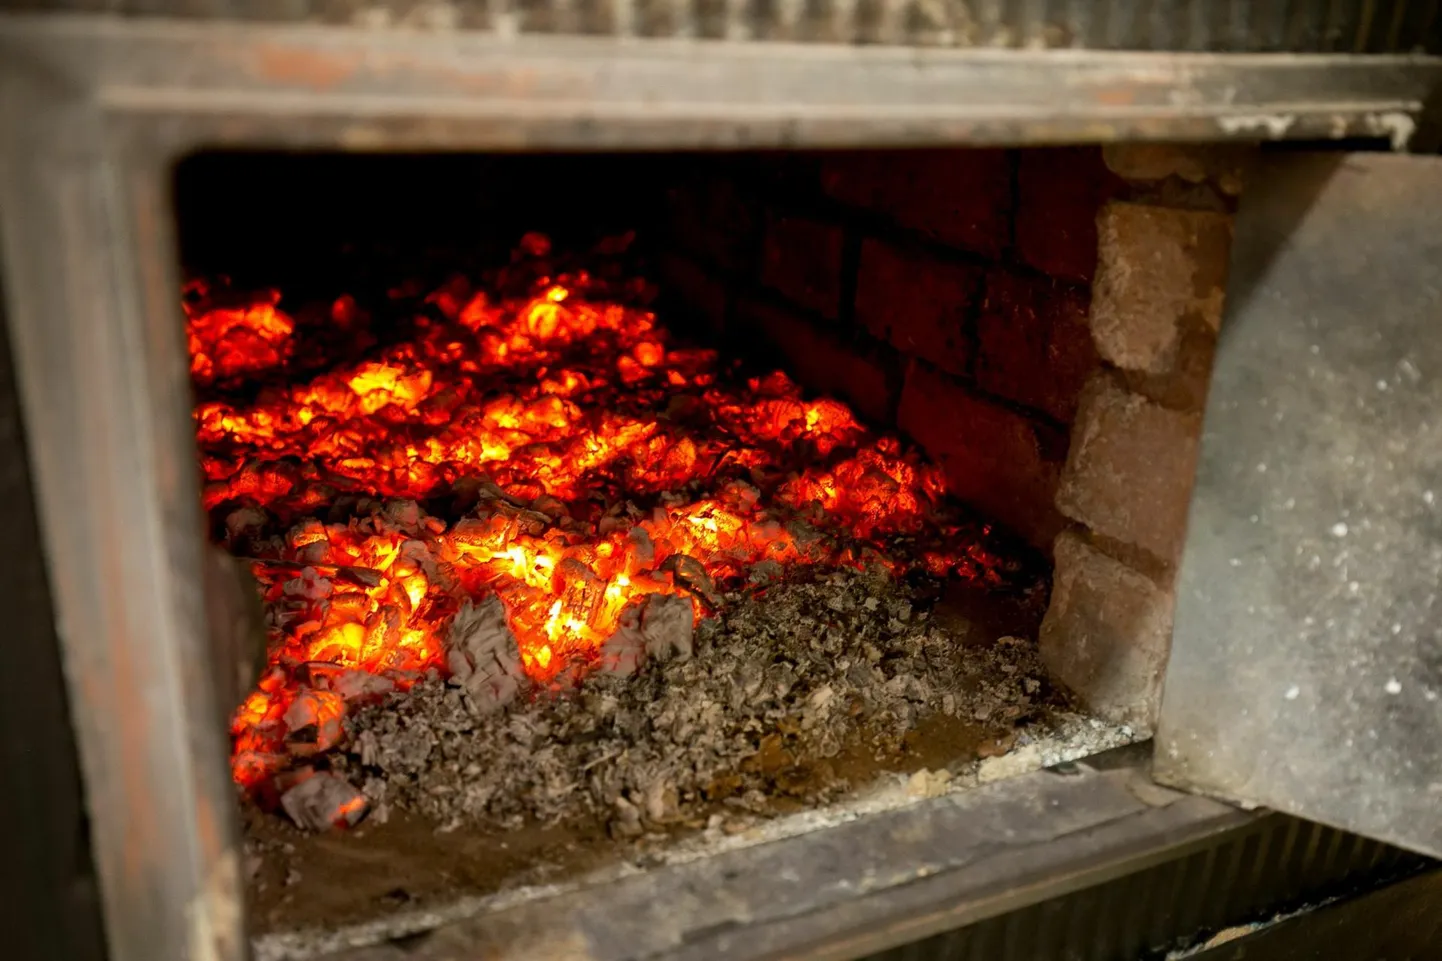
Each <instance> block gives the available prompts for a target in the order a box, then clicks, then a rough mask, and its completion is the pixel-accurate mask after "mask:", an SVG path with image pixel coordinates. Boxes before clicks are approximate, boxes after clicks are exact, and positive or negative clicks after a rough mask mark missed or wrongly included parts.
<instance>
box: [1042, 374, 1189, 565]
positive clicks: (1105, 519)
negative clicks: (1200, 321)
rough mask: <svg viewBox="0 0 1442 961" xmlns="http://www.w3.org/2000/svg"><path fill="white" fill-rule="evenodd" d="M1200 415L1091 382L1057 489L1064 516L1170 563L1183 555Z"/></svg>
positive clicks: (1103, 380)
mask: <svg viewBox="0 0 1442 961" xmlns="http://www.w3.org/2000/svg"><path fill="white" fill-rule="evenodd" d="M1201 426H1202V423H1201V415H1200V414H1198V413H1183V412H1179V411H1174V410H1167V409H1166V408H1164V407H1159V406H1158V405H1156V404H1154V403H1152V402H1151V401H1148V400H1146V399H1145V398H1143V397H1140V396H1138V395H1136V394H1133V393H1130V392H1129V391H1126V390H1124V389H1122V388H1120V387H1118V386H1116V385H1115V384H1113V383H1112V382H1111V381H1110V380H1109V379H1108V378H1107V376H1106V375H1104V374H1098V375H1096V376H1094V377H1093V378H1092V380H1091V381H1090V382H1089V383H1088V384H1087V386H1086V388H1085V389H1084V390H1083V392H1082V399H1081V405H1080V407H1079V408H1078V410H1077V416H1076V423H1075V424H1073V425H1072V435H1071V449H1070V450H1069V451H1068V453H1067V460H1066V467H1065V469H1064V470H1063V471H1062V476H1061V483H1060V485H1059V487H1058V489H1057V498H1056V503H1057V507H1058V508H1059V509H1060V510H1061V512H1062V513H1063V514H1065V515H1066V516H1067V517H1070V518H1071V519H1072V520H1076V521H1081V522H1082V523H1083V524H1085V525H1086V526H1087V527H1089V528H1091V529H1092V530H1093V531H1095V532H1096V533H1098V534H1101V535H1103V536H1105V537H1109V538H1113V539H1114V540H1117V541H1121V542H1123V543H1125V544H1130V545H1133V546H1136V547H1140V548H1142V549H1143V550H1145V551H1147V552H1148V553H1150V554H1152V555H1153V556H1155V557H1156V558H1158V559H1160V560H1161V561H1163V562H1165V563H1167V564H1172V563H1175V562H1176V560H1177V559H1178V557H1179V556H1180V555H1181V549H1182V539H1183V537H1184V536H1185V534H1186V526H1187V503H1188V500H1189V498H1190V495H1191V490H1192V480H1193V476H1194V474H1195V471H1196V462H1197V442H1198V437H1199V435H1200V433H1201Z"/></svg>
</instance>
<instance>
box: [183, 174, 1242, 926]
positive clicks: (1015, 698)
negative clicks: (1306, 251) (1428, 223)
mask: <svg viewBox="0 0 1442 961" xmlns="http://www.w3.org/2000/svg"><path fill="white" fill-rule="evenodd" d="M1123 159H1125V158H1123ZM1142 159H1143V161H1145V159H1146V158H1145V157H1143V158H1142ZM1213 159H1214V158H1213ZM1109 161H1110V162H1109ZM1132 162H1133V164H1134V166H1133V168H1127V167H1126V165H1125V163H1122V162H1119V161H1117V159H1116V158H1107V157H1104V156H1103V153H1102V151H1101V150H1100V149H1097V148H1066V149H1055V150H1027V151H1002V150H947V151H907V152H901V151H890V152H888V151H872V152H846V153H809V154H729V155H660V154H653V155H569V156H560V155H548V156H523V155H512V156H485V157H467V156H417V157H403V156H389V157H383V156H331V155H327V156H280V155H236V154H212V155H202V156H197V157H195V158H192V159H190V160H188V161H186V162H185V163H184V164H183V165H181V167H180V168H179V170H178V174H177V186H176V197H177V213H178V219H179V226H180V238H181V254H182V268H183V274H184V277H185V284H184V289H183V291H180V292H178V294H179V295H180V296H181V297H182V299H183V302H184V306H185V314H186V318H187V336H188V343H189V349H190V357H191V374H192V380H193V383H194V386H195V391H196V407H195V423H196V431H197V441H198V448H199V452H200V465H201V470H202V472H203V482H204V493H203V501H204V507H205V510H206V512H207V517H208V519H209V524H210V529H209V532H208V533H209V536H210V539H211V540H212V542H213V543H214V544H215V545H217V546H218V547H220V548H223V549H224V551H225V552H226V553H227V554H228V555H229V556H230V557H232V558H235V559H237V561H236V564H237V565H238V569H239V570H240V574H239V576H240V578H241V579H242V581H244V582H245V583H246V584H249V583H250V582H249V581H248V580H246V579H247V578H250V579H253V581H254V583H255V584H256V585H257V588H258V591H259V593H260V594H261V597H262V606H263V624H264V629H263V632H262V633H263V634H264V637H260V636H258V635H251V634H248V633H246V632H245V631H244V630H232V631H230V632H229V633H226V632H225V631H222V630H219V629H218V633H219V634H221V635H222V637H221V640H220V643H218V645H217V650H218V652H219V653H218V660H219V661H220V662H221V663H220V665H219V666H220V673H221V674H222V675H224V676H226V677H234V676H240V677H243V678H247V679H249V678H251V677H254V678H255V686H254V687H253V689H250V690H248V691H238V693H237V695H236V696H237V699H238V700H239V703H238V705H237V706H236V709H235V711H234V714H233V715H232V717H231V718H230V720H229V724H230V731H231V735H232V748H233V754H232V771H233V774H234V778H235V781H236V783H237V786H238V789H239V790H240V792H241V794H242V796H243V798H244V804H245V806H246V812H247V831H248V841H247V844H248V850H250V852H251V853H252V855H253V860H252V864H251V867H252V872H251V888H252V890H251V894H252V901H253V904H254V907H255V910H256V916H257V917H256V920H257V922H258V925H259V927H260V929H261V930H282V929H289V928H295V927H298V926H305V925H310V924H329V923H340V922H349V921H357V920H362V919H365V918H367V917H370V916H372V915H373V914H376V913H393V912H397V911H402V912H403V911H405V910H412V909H415V908H418V907H419V908H429V907H434V906H435V905H437V904H438V903H441V902H444V901H445V900H446V899H448V898H454V897H455V896H457V895H459V894H477V893H479V894H486V893H490V892H494V891H497V890H500V889H502V888H506V887H510V886H514V885H517V884H523V883H535V882H538V881H545V880H554V879H557V878H561V877H566V876H572V875H575V874H576V873H577V872H584V871H587V870H591V871H595V870H601V869H603V868H604V866H605V865H606V864H608V863H612V862H614V861H616V860H617V859H620V858H630V859H634V858H636V857H638V856H650V857H662V856H664V852H666V851H667V850H672V849H674V848H675V846H676V845H685V844H687V843H690V844H693V845H695V844H700V845H704V844H706V843H726V841H727V839H730V838H735V837H745V836H747V835H748V834H749V835H754V836H755V837H758V838H759V837H762V836H764V835H765V833H766V831H767V830H768V829H773V828H774V826H775V825H776V824H778V823H779V822H780V821H782V820H784V819H785V818H786V816H788V815H792V816H794V815H796V814H797V812H804V811H807V810H826V809H833V810H836V809H840V808H844V807H845V806H846V805H848V804H852V805H855V804H858V803H882V802H878V801H877V799H878V798H880V799H886V798H890V800H889V801H885V802H884V803H903V802H904V801H906V800H907V799H913V800H914V799H919V798H925V797H928V796H935V795H937V794H941V793H945V792H947V791H949V790H954V789H960V788H961V787H964V786H965V785H967V784H974V783H977V782H978V781H986V780H989V779H995V778H998V777H1003V776H1006V775H1008V774H1009V773H1018V772H1021V771H1026V770H1032V769H1035V768H1036V767H1038V766H1041V765H1043V764H1047V763H1056V762H1058V761H1062V760H1068V759H1072V758H1075V757H1079V756H1084V755H1085V754H1087V753H1091V752H1093V751H1096V750H1100V749H1103V748H1106V747H1110V746H1114V745H1116V744H1120V743H1125V742H1127V741H1129V740H1132V739H1135V738H1137V737H1141V736H1145V734H1146V733H1148V730H1149V726H1150V717H1151V716H1152V713H1153V712H1154V710H1155V699H1156V696H1157V685H1158V683H1159V678H1160V674H1161V668H1162V665H1163V664H1164V662H1165V647H1166V641H1167V636H1166V635H1167V633H1168V632H1169V629H1170V594H1169V591H1170V587H1169V585H1170V579H1171V576H1172V573H1173V566H1174V564H1175V557H1176V552H1177V551H1179V548H1180V538H1181V535H1182V530H1183V527H1184V518H1185V503H1186V494H1187V490H1188V487H1189V483H1190V475H1191V470H1192V465H1191V459H1190V458H1191V457H1192V453H1191V450H1192V447H1193V446H1194V444H1195V439H1196V432H1197V428H1198V421H1197V416H1198V415H1197V413H1196V412H1197V411H1199V410H1200V405H1201V395H1202V392H1203V390H1204V387H1205V377H1206V370H1207V366H1208V364H1209V360H1210V338H1211V337H1212V336H1214V334H1215V330H1216V320H1217V317H1219V308H1220V285H1221V280H1222V277H1221V275H1220V274H1219V273H1217V272H1216V271H1217V270H1218V269H1221V268H1217V267H1216V266H1215V263H1216V261H1217V258H1218V257H1220V258H1221V260H1220V263H1221V264H1222V265H1223V267H1224V264H1225V251H1226V244H1225V241H1226V236H1227V230H1228V224H1229V221H1228V210H1229V207H1230V195H1231V193H1233V192H1234V191H1229V190H1227V189H1224V188H1223V187H1222V186H1221V185H1220V180H1219V178H1218V177H1217V176H1216V175H1215V171H1214V169H1213V167H1212V166H1208V165H1207V164H1202V165H1201V166H1200V167H1198V168H1197V169H1198V170H1200V171H1201V172H1200V173H1196V172H1194V171H1193V170H1192V168H1186V169H1184V170H1178V169H1173V168H1168V169H1166V170H1164V172H1163V175H1162V176H1152V177H1148V176H1145V174H1146V173H1147V169H1143V170H1141V171H1140V172H1139V171H1138V170H1137V169H1135V164H1137V163H1141V165H1142V167H1143V168H1146V163H1144V162H1142V161H1138V160H1137V159H1136V158H1135V157H1133V158H1132ZM1149 162H1150V163H1151V164H1152V166H1153V167H1155V166H1156V164H1157V163H1158V161H1156V160H1155V158H1153V159H1152V160H1151V161H1149ZM1198 163H1200V161H1199V162H1198ZM1209 163H1211V162H1210V161H1209ZM1214 314H1215V315H1216V316H1214ZM1053 551H1055V558H1056V569H1055V572H1053V563H1052V558H1053ZM1054 578H1055V584H1054V583H1053V579H1054ZM228 623H240V621H238V620H236V619H234V618H232V619H231V621H230V622H228ZM333 831H346V832H348V833H347V834H344V835H340V834H329V832H333ZM327 837H330V838H332V839H331V840H326V838H327ZM336 838H339V839H340V840H339V841H337V840H335V839H336ZM337 843H339V844H341V845H349V846H351V849H352V853H351V854H349V855H347V854H346V853H345V852H344V851H342V853H339V854H338V853H337V848H336V845H337ZM357 856H359V857H371V858H379V857H384V858H386V859H387V863H388V864H389V865H390V870H388V871H386V872H381V873H378V876H376V877H374V878H365V879H357V878H356V877H354V871H353V869H352V867H351V865H353V863H354V862H353V858H354V857H357ZM380 874H384V876H380Z"/></svg>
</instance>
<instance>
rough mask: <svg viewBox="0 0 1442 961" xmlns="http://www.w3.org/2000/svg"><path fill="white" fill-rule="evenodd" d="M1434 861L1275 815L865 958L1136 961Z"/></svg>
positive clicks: (893, 960) (876, 960)
mask: <svg viewBox="0 0 1442 961" xmlns="http://www.w3.org/2000/svg"><path fill="white" fill-rule="evenodd" d="M1432 863H1433V862H1431V861H1429V860H1427V859H1426V858H1422V857H1419V856H1417V855H1414V854H1410V853H1408V852H1406V851H1403V850H1401V849H1399V848H1394V847H1391V846H1389V845H1386V844H1380V843H1378V842H1376V841H1370V840H1368V839H1366V838H1364V837H1360V836H1358V835H1356V834H1350V833H1348V832H1346V831H1338V830H1335V829H1333V828H1328V827H1324V826H1322V825H1320V824H1316V823H1313V822H1311V821H1303V820H1300V819H1298V818H1293V817H1287V816H1285V815H1280V814H1278V815H1273V816H1271V817H1268V818H1266V819H1264V820H1263V821H1261V822H1259V823H1257V824H1256V825H1254V826H1253V827H1251V828H1248V829H1245V830H1242V831H1236V832H1230V833H1228V834H1226V835H1223V836H1222V837H1220V838H1218V839H1215V840H1213V841H1211V842H1209V843H1206V844H1205V845H1203V846H1201V847H1199V848H1197V849H1194V850H1192V851H1190V852H1188V853H1185V854H1183V855H1181V856H1179V857H1176V858H1173V859H1171V860H1168V861H1165V862H1163V863H1161V864H1157V865H1155V866H1153V867H1150V868H1146V869H1143V870H1140V871H1137V872H1135V873H1132V874H1128V875H1125V876H1124V877H1121V878H1118V879H1117V880H1115V881H1112V882H1109V883H1107V884H1103V885H1098V886H1096V887H1092V888H1087V889H1085V890H1082V891H1078V892H1076V893H1075V894H1071V895H1068V896H1066V897H1061V898H1055V899H1053V900H1050V901H1044V902H1042V903H1040V904H1037V905H1033V906H1032V907H1029V908H1025V909H1023V910H1020V911H1014V912H1012V913H1010V914H1005V915H1001V916H999V917H995V918H991V919H989V920H986V921H982V922H980V923H978V924H973V925H971V926H969V927H966V928H961V929H959V930H956V931H950V932H947V933H945V934H940V935H936V936H935V937H931V938H927V939H925V940H923V941H917V942H914V943H912V944H908V945H904V946H902V947H899V948H894V949H892V950H889V951H885V952H882V953H880V954H876V955H872V956H871V957H870V958H868V959H866V961H1053V959H1056V961H1063V959H1064V961H1137V959H1139V958H1145V957H1153V956H1157V955H1159V954H1161V953H1164V952H1166V951H1167V950H1169V949H1171V948H1174V947H1178V946H1181V945H1184V944H1188V943H1191V942H1193V941H1194V940H1195V938H1196V936H1197V935H1199V934H1202V933H1208V932H1212V931H1217V930H1220V929H1222V928H1225V927H1229V926H1231V925H1235V924H1240V923H1244V922H1248V921H1254V920H1261V919H1265V918H1268V917H1271V916H1273V915H1275V914H1277V913H1278V912H1281V911H1287V910H1290V909H1294V908H1296V907H1300V906H1301V905H1303V904H1306V903H1309V902H1315V901H1317V900H1320V899H1324V898H1328V897H1332V896H1335V895H1339V894H1343V893H1348V892H1351V891H1355V890H1358V889H1361V888H1364V887H1369V886H1371V885H1375V884H1378V883H1381V882H1383V881H1386V880H1390V879H1393V878H1397V877H1401V876H1404V875H1407V874H1411V873H1414V872H1416V871H1418V870H1421V869H1423V868H1425V867H1427V866H1428V865H1431V864H1432Z"/></svg>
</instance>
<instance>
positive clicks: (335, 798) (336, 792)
mask: <svg viewBox="0 0 1442 961" xmlns="http://www.w3.org/2000/svg"><path fill="white" fill-rule="evenodd" d="M359 799H360V792H359V791H357V790H356V789H355V788H354V787H353V786H352V785H351V784H350V783H349V782H347V781H346V780H344V779H343V778H339V777H336V776H335V775H334V774H330V773H327V772H324V771H322V772H319V773H316V774H312V775H311V776H310V777H308V778H306V779H305V780H303V781H301V782H300V783H299V784H297V785H295V787H292V788H291V789H289V790H288V791H286V792H285V793H284V794H282V795H281V796H280V806H281V808H282V809H283V810H284V811H285V813H286V814H288V815H290V819H291V820H292V821H294V822H295V823H296V825H297V826H298V827H300V828H303V829H305V830H307V831H326V830H329V829H330V828H332V827H336V826H339V825H342V824H344V825H345V826H347V827H350V826H353V825H354V824H355V823H356V822H357V821H359V820H360V819H361V817H362V816H363V815H364V814H365V805H364V804H357V803H355V802H356V801H357V800H359ZM286 883H289V882H286Z"/></svg>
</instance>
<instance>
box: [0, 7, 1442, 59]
mask: <svg viewBox="0 0 1442 961" xmlns="http://www.w3.org/2000/svg"><path fill="white" fill-rule="evenodd" d="M0 7H9V8H12V9H16V10H25V9H30V10H41V9H43V10H47V11H54V10H56V9H62V10H67V11H74V12H90V13H123V14H129V15H133V16H142V17H144V16H150V17H155V16H172V17H183V18H197V19H232V20H255V21H276V22H286V21H289V22H312V23H334V24H356V25H361V26H368V27H371V28H380V27H401V28H407V29H422V30H443V31H453V30H490V31H494V32H497V33H506V34H515V33H579V34H614V35H618V36H639V37H709V38H715V39H727V40H792V41H801V42H814V43H896V44H921V45H928V46H946V47H992V48H1024V49H1036V48H1038V47H1073V48H1076V47H1084V48H1087V49H1092V50H1195V51H1203V50H1210V51H1228V52H1232V53H1261V52H1267V53H1270V52H1281V51H1289V52H1298V53H1303V52H1305V53H1411V52H1413V51H1416V50H1420V49H1423V48H1426V49H1430V50H1431V51H1433V52H1434V53H1435V52H1437V51H1438V50H1439V49H1442V47H1439V45H1442V24H1439V21H1438V5H1437V4H1436V3H1435V2H1428V0H1420V2H1419V0H1411V2H1409V0H1383V2H1380V3H1379V2H1377V0H1330V2H1328V3H1290V2H1287V0H1255V2H1249V3H1244V4H1238V3H1232V2H1230V0H1096V2H1077V0H1030V2H1027V3H1006V2H1002V0H970V2H967V0H961V2H951V3H927V2H925V0H809V2H806V3H787V2H776V0H761V2H745V3H734V2H726V0H620V2H616V0H288V2H285V3H276V2H274V0H59V2H56V0H3V2H0Z"/></svg>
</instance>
